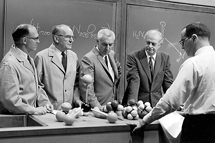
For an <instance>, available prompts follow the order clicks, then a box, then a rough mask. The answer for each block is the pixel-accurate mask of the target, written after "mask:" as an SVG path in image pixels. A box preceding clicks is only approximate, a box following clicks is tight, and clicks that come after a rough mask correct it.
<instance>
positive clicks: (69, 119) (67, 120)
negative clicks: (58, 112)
mask: <svg viewBox="0 0 215 143" xmlns="http://www.w3.org/2000/svg"><path fill="white" fill-rule="evenodd" d="M74 121H75V117H74V116H73V115H66V117H65V119H64V122H65V124H66V125H72V124H73V123H74Z"/></svg>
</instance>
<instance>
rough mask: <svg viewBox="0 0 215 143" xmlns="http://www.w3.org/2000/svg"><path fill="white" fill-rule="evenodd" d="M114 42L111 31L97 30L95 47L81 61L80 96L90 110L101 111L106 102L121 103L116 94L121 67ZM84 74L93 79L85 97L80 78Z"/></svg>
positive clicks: (84, 89) (85, 88)
mask: <svg viewBox="0 0 215 143" xmlns="http://www.w3.org/2000/svg"><path fill="white" fill-rule="evenodd" d="M114 41H115V34H114V32H113V31H111V30H109V29H106V28H105V29H101V30H99V32H98V34H97V45H96V46H94V47H93V49H92V50H91V51H90V52H88V53H87V54H86V55H85V56H84V57H83V58H82V61H81V72H80V89H81V90H80V91H81V96H82V98H83V100H84V101H86V102H87V103H88V104H90V106H91V107H92V108H94V107H96V106H97V107H99V109H100V110H103V107H104V105H106V104H107V103H108V102H112V101H113V100H118V101H119V102H121V101H120V98H119V96H118V94H117V91H118V84H119V79H120V76H121V66H120V63H119V62H118V60H117V58H116V55H115V52H114V51H113V48H114ZM86 74H89V75H91V76H92V78H93V82H92V83H91V84H90V85H88V95H86V90H87V87H86V86H85V85H84V83H83V82H82V81H83V78H82V77H83V76H84V75H86ZM86 96H87V97H86Z"/></svg>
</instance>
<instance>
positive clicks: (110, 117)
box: [107, 112, 117, 123]
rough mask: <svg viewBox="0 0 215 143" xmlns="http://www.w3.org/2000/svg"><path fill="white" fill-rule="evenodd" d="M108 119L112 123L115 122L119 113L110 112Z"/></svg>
mask: <svg viewBox="0 0 215 143" xmlns="http://www.w3.org/2000/svg"><path fill="white" fill-rule="evenodd" d="M107 119H108V121H109V122H110V123H115V122H116V121H117V114H116V113H114V112H110V113H108V116H107Z"/></svg>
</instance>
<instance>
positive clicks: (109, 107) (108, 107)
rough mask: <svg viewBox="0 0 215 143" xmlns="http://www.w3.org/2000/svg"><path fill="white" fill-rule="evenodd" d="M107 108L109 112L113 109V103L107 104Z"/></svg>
mask: <svg viewBox="0 0 215 143" xmlns="http://www.w3.org/2000/svg"><path fill="white" fill-rule="evenodd" d="M106 109H107V111H108V112H110V111H112V110H113V109H112V106H111V104H107V105H106Z"/></svg>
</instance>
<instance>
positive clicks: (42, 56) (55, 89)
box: [34, 44, 80, 109]
mask: <svg viewBox="0 0 215 143" xmlns="http://www.w3.org/2000/svg"><path fill="white" fill-rule="evenodd" d="M34 62H35V65H36V69H37V73H38V79H39V84H40V85H41V86H42V87H43V89H44V90H45V91H46V93H47V95H48V97H49V99H50V101H51V103H52V104H53V105H54V109H60V105H61V104H62V103H63V102H69V103H71V104H72V103H74V102H75V101H77V100H79V96H80V94H79V88H78V75H79V73H78V71H79V68H80V65H79V63H78V57H77V55H76V54H75V53H74V52H73V51H71V50H68V51H67V69H66V71H65V70H64V68H63V65H62V63H61V62H60V60H59V58H58V57H57V55H56V54H55V53H54V45H53V44H52V45H51V46H50V47H49V48H46V49H44V50H42V51H40V52H38V53H37V54H36V56H35V59H34ZM76 75H77V76H76Z"/></svg>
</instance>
